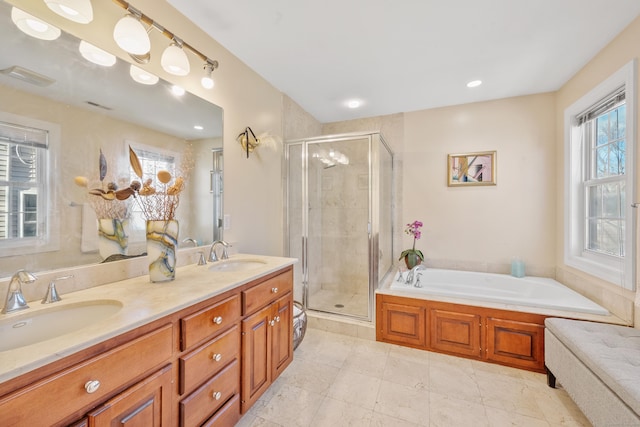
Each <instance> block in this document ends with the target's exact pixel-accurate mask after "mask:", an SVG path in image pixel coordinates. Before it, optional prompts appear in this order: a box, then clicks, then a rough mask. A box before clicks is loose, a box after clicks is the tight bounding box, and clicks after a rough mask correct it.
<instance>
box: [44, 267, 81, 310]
mask: <svg viewBox="0 0 640 427" xmlns="http://www.w3.org/2000/svg"><path fill="white" fill-rule="evenodd" d="M71 278H73V274H69V275H68V276H62V277H58V278H56V279H55V280H52V281H51V282H50V283H49V287H48V288H47V293H46V294H45V296H44V298H42V301H40V304H51V303H54V302H58V301H62V297H61V296H60V294H59V293H58V290H57V289H56V281H58V280H66V279H71Z"/></svg>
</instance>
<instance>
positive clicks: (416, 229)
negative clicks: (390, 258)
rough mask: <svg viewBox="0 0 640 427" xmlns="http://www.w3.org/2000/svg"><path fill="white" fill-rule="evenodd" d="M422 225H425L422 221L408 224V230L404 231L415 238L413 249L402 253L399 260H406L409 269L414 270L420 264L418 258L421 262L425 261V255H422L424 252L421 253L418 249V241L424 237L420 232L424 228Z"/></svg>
mask: <svg viewBox="0 0 640 427" xmlns="http://www.w3.org/2000/svg"><path fill="white" fill-rule="evenodd" d="M422 225H423V224H422V222H421V221H413V222H412V223H410V224H407V226H406V228H405V229H404V232H405V233H407V234H408V235H410V236H413V246H412V247H411V249H406V250H404V251H402V253H401V254H400V258H399V259H400V260H402V259H405V262H406V263H407V267H409V268H412V267H414V266H415V265H417V264H419V263H420V262H419V261H418V258H420V260H421V261H424V255H423V254H422V251H420V250H419V249H416V240H418V239H420V237H422V232H421V231H420V228H421V227H422Z"/></svg>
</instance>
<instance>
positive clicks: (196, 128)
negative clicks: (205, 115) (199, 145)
mask: <svg viewBox="0 0 640 427" xmlns="http://www.w3.org/2000/svg"><path fill="white" fill-rule="evenodd" d="M193 128H194V129H195V130H202V129H204V128H203V127H202V126H200V125H195V126H194V127H193Z"/></svg>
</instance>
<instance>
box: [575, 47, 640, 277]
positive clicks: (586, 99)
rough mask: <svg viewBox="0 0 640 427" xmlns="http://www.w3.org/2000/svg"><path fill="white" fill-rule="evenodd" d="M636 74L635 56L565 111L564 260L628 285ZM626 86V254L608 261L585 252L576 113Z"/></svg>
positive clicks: (631, 268)
mask: <svg viewBox="0 0 640 427" xmlns="http://www.w3.org/2000/svg"><path fill="white" fill-rule="evenodd" d="M636 75H637V65H636V61H635V59H634V60H632V61H631V62H629V63H627V64H626V65H624V66H623V67H622V68H621V69H619V70H618V71H616V72H615V73H614V74H613V75H611V76H610V77H609V78H607V79H606V80H605V81H603V82H602V83H601V84H599V85H598V86H597V87H595V88H594V89H593V90H591V91H590V92H589V93H587V94H586V95H584V96H583V97H582V98H580V99H579V100H577V101H576V102H575V103H573V104H572V105H571V106H569V107H568V108H567V109H566V110H565V112H564V158H565V168H564V190H565V198H564V200H565V202H564V263H565V264H566V265H568V266H570V267H573V268H576V269H578V270H581V271H584V272H585V273H588V274H590V275H593V276H595V277H598V278H600V279H602V280H606V281H607V282H611V283H614V284H617V285H619V286H621V287H623V288H625V289H629V290H634V289H635V275H636V271H635V270H636V268H635V256H636V244H635V240H636V239H635V235H636V221H635V212H634V208H633V207H632V203H633V202H634V201H635V200H634V199H635V195H636V172H635V170H636V123H635V122H636V112H635V110H636V108H635V102H636V87H635V86H636V85H635V82H636ZM623 85H624V86H625V92H626V95H625V103H626V110H627V113H626V118H627V124H626V132H627V145H626V146H627V153H626V165H625V177H626V195H627V206H626V208H625V218H627V219H628V221H627V227H626V235H625V245H626V246H625V258H624V262H622V261H618V260H615V261H613V262H612V261H611V260H610V261H609V262H607V261H606V258H607V257H606V256H602V257H594V256H592V255H591V254H588V253H585V252H584V250H583V249H584V242H583V237H584V218H585V215H584V210H585V209H586V208H585V199H584V192H583V188H582V186H581V182H582V179H583V171H584V165H583V164H582V157H583V156H582V150H583V147H582V138H581V135H580V133H581V131H580V128H579V127H578V124H577V120H576V117H577V116H579V115H580V114H581V113H583V112H584V111H585V110H587V109H588V108H590V107H591V106H593V105H594V104H596V103H597V102H598V101H600V100H602V99H603V98H605V97H606V96H608V95H609V94H611V93H612V92H613V91H615V90H616V89H617V88H619V87H621V86H623Z"/></svg>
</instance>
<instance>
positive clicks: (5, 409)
mask: <svg viewBox="0 0 640 427" xmlns="http://www.w3.org/2000/svg"><path fill="white" fill-rule="evenodd" d="M172 353H173V326H172V325H165V326H163V327H161V328H159V329H157V330H155V331H153V332H150V333H147V334H145V335H143V336H141V337H139V338H137V339H134V340H132V341H130V342H127V343H125V344H122V345H120V346H117V347H115V348H113V349H112V350H109V351H107V352H105V353H103V354H101V355H98V356H95V357H91V358H89V359H87V360H85V361H83V362H81V363H78V364H76V365H74V366H71V367H68V368H66V369H63V370H62V371H60V372H57V373H55V374H53V375H50V376H47V377H45V378H42V379H39V380H37V381H35V382H34V383H33V384H31V385H29V386H27V387H24V388H22V389H19V390H17V391H15V392H12V393H10V394H8V395H6V396H4V397H2V398H1V399H0V420H2V425H3V426H13V425H16V426H17V425H32V426H37V425H47V426H54V425H66V424H68V423H69V422H72V421H74V419H73V418H72V417H75V419H79V418H81V416H82V415H83V414H86V413H87V412H88V411H90V410H91V409H93V408H96V407H97V406H98V405H100V404H101V403H102V402H104V401H105V399H109V398H112V397H113V395H114V394H118V393H125V394H122V396H124V395H127V393H131V392H133V391H134V390H137V387H138V386H133V388H131V389H129V390H127V391H124V392H123V391H122V390H123V389H126V388H127V387H128V386H129V385H131V384H132V382H135V381H136V380H137V379H139V378H144V376H145V375H146V374H147V373H149V372H153V370H154V369H158V367H160V366H162V365H166V364H167V363H170V361H171V355H172ZM170 376H171V374H170V373H169V375H168V377H169V378H170ZM166 378H167V377H163V380H159V381H165V380H166ZM154 379H155V378H154V375H151V376H149V377H147V380H149V381H152V380H154ZM142 383H145V380H142V382H139V383H138V384H142ZM154 384H155V383H154ZM165 385H166V384H164V383H163V386H165ZM163 386H161V388H162V392H163V393H165V396H163V397H164V398H163V399H161V400H159V401H158V402H154V404H155V405H156V407H157V405H160V404H162V403H165V404H166V403H167V402H169V405H168V406H167V407H165V408H164V409H163V410H166V411H169V414H170V413H171V412H170V411H171V405H170V396H171V394H170V393H169V392H168V390H169V388H165V387H163ZM166 396H169V400H168V401H167V397H166ZM74 414H75V415H74ZM69 418H71V419H69ZM100 419H104V416H103V417H101V418H100ZM89 425H94V424H89ZM100 425H103V424H100ZM156 425H160V424H156ZM163 425H167V426H168V425H170V424H163Z"/></svg>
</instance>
